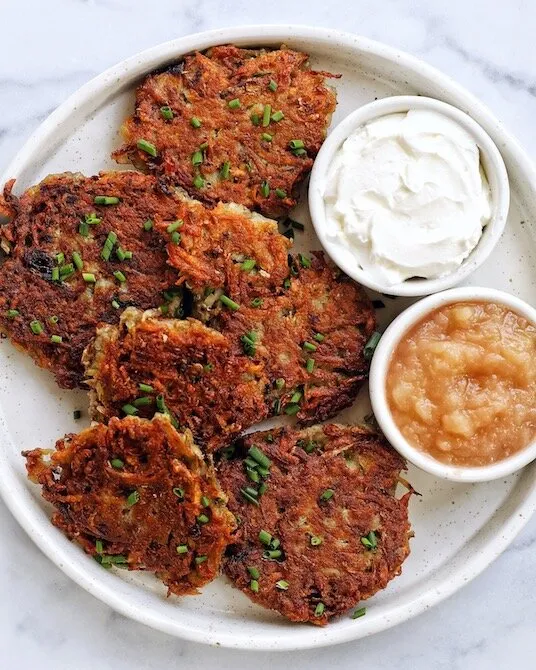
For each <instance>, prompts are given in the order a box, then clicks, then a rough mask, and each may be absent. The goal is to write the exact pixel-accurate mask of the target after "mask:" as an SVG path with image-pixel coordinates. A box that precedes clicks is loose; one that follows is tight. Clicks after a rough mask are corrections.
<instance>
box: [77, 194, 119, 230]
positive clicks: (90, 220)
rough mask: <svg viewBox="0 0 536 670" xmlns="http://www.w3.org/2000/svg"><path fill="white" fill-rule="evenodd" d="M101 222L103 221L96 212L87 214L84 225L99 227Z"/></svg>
mask: <svg viewBox="0 0 536 670" xmlns="http://www.w3.org/2000/svg"><path fill="white" fill-rule="evenodd" d="M118 200H119V198H118ZM100 222H101V219H99V217H98V216H97V214H96V213H95V212H91V214H86V215H85V216H84V223H87V225H88V226H98V225H99V223H100Z"/></svg>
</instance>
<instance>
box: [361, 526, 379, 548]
mask: <svg viewBox="0 0 536 670" xmlns="http://www.w3.org/2000/svg"><path fill="white" fill-rule="evenodd" d="M361 544H362V545H363V546H364V547H366V548H367V549H376V547H377V546H378V538H377V537H376V533H375V532H374V531H373V530H371V531H370V533H369V534H368V535H365V536H364V537H362V538H361Z"/></svg>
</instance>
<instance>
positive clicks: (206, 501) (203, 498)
mask: <svg viewBox="0 0 536 670" xmlns="http://www.w3.org/2000/svg"><path fill="white" fill-rule="evenodd" d="M201 504H202V505H203V507H208V506H209V505H210V498H207V496H201Z"/></svg>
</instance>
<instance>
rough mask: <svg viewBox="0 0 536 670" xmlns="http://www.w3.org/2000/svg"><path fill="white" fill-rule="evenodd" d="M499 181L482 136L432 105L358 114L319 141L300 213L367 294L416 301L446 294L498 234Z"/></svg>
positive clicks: (373, 106)
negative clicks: (306, 210) (304, 210)
mask: <svg viewBox="0 0 536 670" xmlns="http://www.w3.org/2000/svg"><path fill="white" fill-rule="evenodd" d="M509 204H510V188H509V184H508V175H507V172H506V167H505V165H504V161H503V159H502V156H501V154H500V152H499V150H498V148H497V146H496V145H495V143H494V142H493V140H492V139H491V138H490V137H489V135H488V134H487V133H486V132H485V130H484V129H483V128H482V127H481V126H479V125H478V124H477V123H476V122H475V121H474V120H473V119H471V117H469V116H468V115H467V114H465V113H464V112H462V111H460V110H459V109H457V108H456V107H453V106H452V105H448V104H446V103H444V102H441V101H440V100H435V99H432V98H425V97H420V96H396V97H391V98H384V99H382V100H377V101H376V102H373V103H370V104H367V105H364V106H363V107H360V108H359V109H357V110H356V111H355V112H353V113H352V114H350V115H349V116H347V117H346V118H345V119H344V120H343V121H342V122H341V123H340V124H339V125H338V126H337V127H336V128H335V129H334V130H333V131H332V132H331V133H330V135H329V136H328V138H327V139H326V141H325V142H324V144H323V146H322V148H321V150H320V152H319V154H318V156H317V158H316V160H315V164H314V166H313V170H312V173H311V182H310V187H309V206H310V211H311V217H312V221H313V225H314V227H315V230H316V233H317V235H318V237H319V239H320V242H321V244H322V246H323V247H324V249H325V251H326V252H327V253H328V255H329V256H330V257H331V259H332V260H333V261H334V262H335V263H336V264H337V265H338V266H339V267H340V268H341V269H342V270H343V271H344V272H345V273H346V274H347V275H349V276H350V277H352V278H353V279H355V280H356V281H358V282H359V283H361V284H363V285H364V286H367V287H369V288H371V289H374V290H376V291H380V292H382V293H387V294H391V295H404V296H419V295H428V294H431V293H435V292H437V291H442V290H444V289H447V288H450V287H452V286H455V285H456V284H458V283H459V282H461V281H462V280H463V279H465V278H466V277H467V276H468V275H469V274H471V273H472V272H473V271H474V270H475V269H476V268H477V267H478V266H480V265H481V264H482V263H483V262H484V261H485V260H486V259H487V258H488V256H489V255H490V253H491V252H492V250H493V248H494V247H495V245H496V244H497V242H498V240H499V238H500V236H501V234H502V232H503V230H504V226H505V224H506V219H507V216H508V208H509Z"/></svg>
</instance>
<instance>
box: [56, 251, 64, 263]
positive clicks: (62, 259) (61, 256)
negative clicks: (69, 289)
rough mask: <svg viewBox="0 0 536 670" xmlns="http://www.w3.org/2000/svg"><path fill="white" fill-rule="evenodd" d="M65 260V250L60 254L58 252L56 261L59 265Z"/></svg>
mask: <svg viewBox="0 0 536 670" xmlns="http://www.w3.org/2000/svg"><path fill="white" fill-rule="evenodd" d="M64 261H65V254H64V253H63V251H60V253H59V254H56V263H57V264H58V265H63V262H64Z"/></svg>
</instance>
